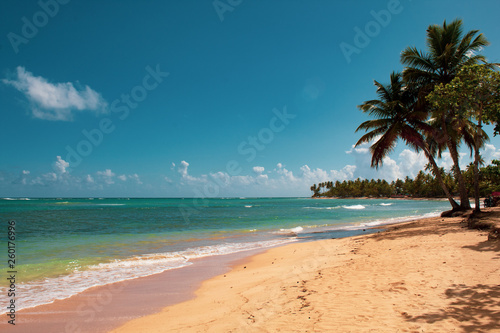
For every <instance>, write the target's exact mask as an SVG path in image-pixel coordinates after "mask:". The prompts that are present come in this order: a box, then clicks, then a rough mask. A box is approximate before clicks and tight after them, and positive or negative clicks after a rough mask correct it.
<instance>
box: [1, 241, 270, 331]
mask: <svg viewBox="0 0 500 333" xmlns="http://www.w3.org/2000/svg"><path fill="white" fill-rule="evenodd" d="M263 251H264V250H253V251H247V252H241V253H235V254H230V255H221V256H213V257H207V258H202V259H197V260H193V264H192V265H190V266H187V267H183V268H179V269H173V270H168V271H165V272H163V273H160V274H155V275H151V276H148V277H143V278H139V279H134V280H128V281H123V282H118V283H113V284H108V285H104V286H101V287H95V288H91V289H88V290H85V291H84V292H82V293H80V294H77V295H75V296H72V297H70V298H67V299H64V300H58V301H55V302H54V303H51V304H46V305H41V306H37V307H33V308H29V309H24V310H21V311H18V312H17V313H16V320H15V323H16V325H15V326H12V325H10V324H8V323H7V319H6V318H7V317H5V316H3V317H4V320H2V321H1V322H0V332H23V333H24V332H26V333H33V332H37V333H49V332H50V333H55V332H57V333H59V332H61V333H62V332H64V333H70V332H71V333H77V332H79V333H87V332H88V333H99V332H108V331H109V330H111V329H113V328H116V327H118V326H119V325H121V324H123V323H125V322H127V321H129V320H132V319H134V318H137V317H141V316H145V315H148V314H151V313H155V312H158V311H160V310H161V309H162V308H164V307H166V306H169V305H172V304H176V303H180V302H183V301H186V300H189V299H191V298H194V297H195V291H196V290H197V289H198V288H199V287H200V286H201V283H202V282H203V281H204V280H207V279H210V278H212V277H214V276H217V275H219V274H223V273H225V272H227V271H229V270H230V268H231V267H232V266H234V265H236V264H238V263H239V262H243V261H244V260H245V259H246V258H248V257H249V256H251V255H253V254H256V253H259V252H263ZM19 294H20V295H22V290H21V289H19ZM21 297H22V296H21Z"/></svg>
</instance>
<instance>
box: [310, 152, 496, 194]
mask: <svg viewBox="0 0 500 333" xmlns="http://www.w3.org/2000/svg"><path fill="white" fill-rule="evenodd" d="M439 172H440V174H441V178H442V180H443V182H444V183H445V185H446V187H447V188H448V189H450V190H451V192H452V194H458V185H457V183H456V181H455V178H454V177H453V173H452V172H450V173H446V172H445V171H444V169H442V168H441V169H439ZM462 173H463V177H464V179H465V180H466V184H468V186H467V188H466V190H467V191H468V192H469V193H471V194H475V188H474V187H475V186H473V181H472V179H473V177H474V165H473V164H472V163H471V164H470V165H469V166H468V167H467V169H466V170H465V171H463V172H462ZM478 180H479V184H478V185H479V186H478V188H479V191H478V193H479V196H481V197H486V196H489V195H490V194H491V193H492V192H496V191H500V161H498V160H493V161H492V164H491V165H488V166H486V167H484V168H481V169H480V170H479V178H478ZM311 191H312V192H313V197H340V198H345V197H372V198H378V197H412V198H443V197H445V193H444V191H443V188H442V186H441V185H440V183H439V181H438V180H437V178H436V177H434V176H433V175H431V174H429V173H425V172H424V171H420V172H419V173H418V174H417V176H416V177H415V178H414V179H410V178H409V177H406V178H405V179H404V180H401V179H397V180H396V181H392V182H391V183H388V182H387V181H386V180H380V179H377V180H374V179H372V180H367V179H360V178H358V179H356V180H348V181H346V180H344V181H343V182H340V181H336V182H332V181H328V182H324V183H319V184H317V185H316V184H314V185H313V186H311Z"/></svg>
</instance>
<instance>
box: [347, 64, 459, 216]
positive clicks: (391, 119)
mask: <svg viewBox="0 0 500 333" xmlns="http://www.w3.org/2000/svg"><path fill="white" fill-rule="evenodd" d="M390 79H391V82H390V84H388V85H383V84H381V83H379V82H377V81H374V84H375V86H376V87H377V95H378V97H379V99H375V100H370V101H366V102H364V103H363V104H361V105H359V106H358V107H359V108H360V109H361V111H363V112H366V113H368V114H369V115H370V116H373V117H374V118H376V119H373V120H368V121H365V122H363V123H362V124H361V125H359V127H358V128H357V129H356V132H357V131H360V130H365V131H366V132H367V133H366V134H364V135H363V136H362V137H361V138H360V139H359V140H358V142H357V143H356V146H359V145H360V144H362V143H367V142H372V141H374V140H376V142H375V143H373V144H372V145H371V147H370V151H371V154H372V160H371V166H372V167H376V168H378V167H379V166H381V165H382V164H383V159H384V157H386V156H387V155H388V154H389V153H390V152H391V151H392V150H393V149H394V147H395V146H396V144H397V141H398V140H399V139H401V140H403V141H404V142H405V143H406V144H407V145H408V146H410V147H411V148H413V149H414V150H415V151H417V152H419V151H423V152H424V154H425V156H426V157H427V158H428V159H429V163H430V164H431V166H432V169H433V173H434V175H435V177H436V179H437V180H438V182H439V185H440V186H441V188H442V189H443V192H444V193H445V195H446V197H447V198H448V200H449V201H450V204H451V206H452V208H453V209H454V210H455V209H458V208H459V205H458V204H457V203H456V201H455V200H454V199H453V197H452V195H451V193H450V192H449V190H448V188H447V187H446V185H445V183H444V181H443V179H442V176H441V172H440V170H439V167H438V165H437V163H436V161H435V159H434V156H433V153H432V150H431V147H429V145H428V144H427V142H426V140H425V137H424V136H423V134H422V133H424V132H428V131H430V130H431V129H432V128H431V126H430V125H429V124H427V123H426V120H427V113H426V112H423V111H417V110H413V107H414V105H415V102H416V94H415V92H414V91H412V90H411V88H409V87H407V86H406V85H405V84H404V82H403V80H402V75H401V73H395V72H393V73H392V74H391V78H390Z"/></svg>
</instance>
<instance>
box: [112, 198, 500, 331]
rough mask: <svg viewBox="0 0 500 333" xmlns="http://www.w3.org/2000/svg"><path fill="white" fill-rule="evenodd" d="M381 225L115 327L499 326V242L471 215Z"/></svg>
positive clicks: (265, 256) (276, 260)
mask: <svg viewBox="0 0 500 333" xmlns="http://www.w3.org/2000/svg"><path fill="white" fill-rule="evenodd" d="M485 211H493V212H494V214H495V219H496V221H497V223H499V222H500V208H495V209H486V210H485ZM382 228H384V227H382ZM384 229H387V230H385V231H382V232H378V233H375V234H369V235H363V236H354V237H349V238H342V239H334V240H319V241H314V242H306V243H294V244H289V245H284V246H280V247H277V248H273V249H270V250H267V251H266V252H264V253H261V254H257V255H254V256H252V257H251V258H249V260H248V261H246V262H245V263H244V264H239V265H236V266H235V267H233V268H232V270H231V271H230V272H228V273H226V274H224V275H219V276H217V277H214V278H212V279H210V280H207V281H204V282H203V283H202V285H201V287H200V288H199V289H198V290H197V291H196V298H194V299H191V300H188V301H185V302H182V303H179V304H176V305H173V306H169V307H166V308H164V309H163V310H162V311H160V312H158V313H155V314H150V315H148V316H145V317H142V318H137V319H134V320H131V321H129V322H127V323H125V324H124V325H122V326H120V327H118V328H116V329H114V330H112V331H110V332H112V333H129V332H137V331H140V330H142V331H151V332H199V331H203V332H205V331H209V332H226V331H240V330H248V331H279V330H283V331H287V329H289V328H290V327H294V328H295V329H296V330H300V331H332V330H334V331H339V332H340V331H341V332H349V331H353V332H368V331H370V332H387V331H392V332H395V331H398V330H400V331H406V330H411V331H422V330H424V331H426V332H427V331H436V332H438V331H439V332H443V331H457V332H470V331H471V329H474V331H475V332H500V325H499V324H498V322H497V315H498V313H499V311H500V286H499V285H498V278H497V277H498V276H499V275H500V260H499V259H500V255H499V253H500V243H499V242H497V241H488V240H487V238H488V236H487V232H484V231H478V230H470V229H467V228H466V226H465V225H464V217H453V218H446V219H445V218H441V217H434V218H428V219H421V220H416V221H411V222H403V223H398V224H394V225H391V226H389V227H387V228H384Z"/></svg>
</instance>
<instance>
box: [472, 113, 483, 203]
mask: <svg viewBox="0 0 500 333" xmlns="http://www.w3.org/2000/svg"><path fill="white" fill-rule="evenodd" d="M482 115H483V114H482V112H481V110H479V119H478V120H477V131H476V134H475V138H474V203H475V205H476V207H475V208H474V212H475V213H479V212H480V211H481V203H480V200H479V159H480V156H479V139H480V135H481V130H482Z"/></svg>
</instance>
